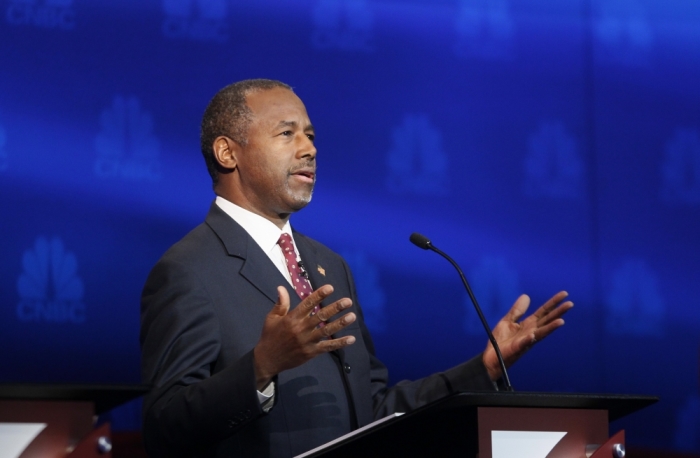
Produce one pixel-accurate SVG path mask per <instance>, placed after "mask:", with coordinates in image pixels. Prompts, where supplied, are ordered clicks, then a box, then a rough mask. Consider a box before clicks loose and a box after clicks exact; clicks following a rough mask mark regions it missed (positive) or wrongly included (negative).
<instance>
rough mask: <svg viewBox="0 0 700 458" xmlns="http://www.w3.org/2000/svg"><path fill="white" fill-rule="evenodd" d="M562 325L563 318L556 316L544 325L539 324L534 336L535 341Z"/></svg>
mask: <svg viewBox="0 0 700 458" xmlns="http://www.w3.org/2000/svg"><path fill="white" fill-rule="evenodd" d="M562 326H564V320H563V319H562V318H558V319H556V320H554V321H552V322H551V323H548V324H547V325H546V326H541V327H539V328H538V329H536V330H535V338H536V339H537V341H540V340H542V339H544V338H545V337H547V336H548V335H550V334H551V333H552V332H554V331H555V330H556V329H557V328H560V327H562Z"/></svg>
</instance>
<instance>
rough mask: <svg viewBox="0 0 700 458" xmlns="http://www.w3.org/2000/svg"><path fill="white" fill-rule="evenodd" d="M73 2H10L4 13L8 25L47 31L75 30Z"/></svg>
mask: <svg viewBox="0 0 700 458" xmlns="http://www.w3.org/2000/svg"><path fill="white" fill-rule="evenodd" d="M72 4H73V0H43V1H42V0H11V1H10V2H9V5H8V6H7V10H6V12H5V18H6V19H7V22H8V24H12V25H30V26H35V27H43V28H49V29H62V30H71V29H73V28H75V11H74V10H73V8H72Z"/></svg>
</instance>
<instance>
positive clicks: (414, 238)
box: [409, 232, 432, 250]
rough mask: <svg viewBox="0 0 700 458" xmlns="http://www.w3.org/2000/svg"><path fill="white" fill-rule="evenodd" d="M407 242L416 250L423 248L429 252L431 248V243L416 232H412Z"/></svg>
mask: <svg viewBox="0 0 700 458" xmlns="http://www.w3.org/2000/svg"><path fill="white" fill-rule="evenodd" d="M409 240H410V241H411V243H412V244H414V245H415V246H417V247H418V248H423V249H424V250H429V249H430V248H431V246H432V243H430V240H428V237H426V236H424V235H423V234H419V233H418V232H414V233H413V234H411V237H409Z"/></svg>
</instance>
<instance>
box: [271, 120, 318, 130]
mask: <svg viewBox="0 0 700 458" xmlns="http://www.w3.org/2000/svg"><path fill="white" fill-rule="evenodd" d="M298 126H299V123H298V122H296V121H280V122H278V123H277V127H276V128H277V129H279V128H281V127H291V128H296V127H298ZM304 131H305V132H306V131H312V132H315V130H314V126H313V125H312V124H308V125H307V126H306V127H304Z"/></svg>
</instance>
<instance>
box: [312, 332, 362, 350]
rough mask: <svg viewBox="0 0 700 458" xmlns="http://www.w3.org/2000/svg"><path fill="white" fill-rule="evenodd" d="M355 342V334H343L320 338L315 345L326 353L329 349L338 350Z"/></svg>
mask: <svg viewBox="0 0 700 458" xmlns="http://www.w3.org/2000/svg"><path fill="white" fill-rule="evenodd" d="M354 343H355V336H345V337H340V338H338V339H329V340H322V341H320V342H319V343H318V344H317V345H316V348H317V350H319V351H320V352H321V353H327V352H329V351H334V350H339V349H341V348H343V347H347V346H348V345H352V344H354Z"/></svg>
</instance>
